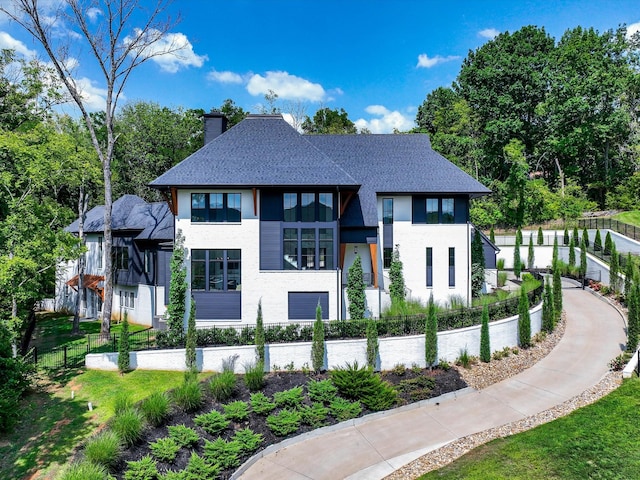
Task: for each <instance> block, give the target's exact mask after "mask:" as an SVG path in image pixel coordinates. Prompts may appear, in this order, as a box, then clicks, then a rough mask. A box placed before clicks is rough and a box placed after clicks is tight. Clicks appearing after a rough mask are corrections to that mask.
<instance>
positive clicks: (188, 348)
mask: <svg viewBox="0 0 640 480" xmlns="http://www.w3.org/2000/svg"><path fill="white" fill-rule="evenodd" d="M196 342H197V333H196V300H195V298H193V297H191V308H190V309H189V320H188V322H187V339H186V341H185V359H186V364H187V371H189V372H192V373H197V371H198V364H197V363H196Z"/></svg>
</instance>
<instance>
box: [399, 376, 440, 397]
mask: <svg viewBox="0 0 640 480" xmlns="http://www.w3.org/2000/svg"><path fill="white" fill-rule="evenodd" d="M435 385H436V381H435V380H434V379H433V378H431V377H425V376H422V377H414V378H408V379H407V380H402V381H401V382H400V383H399V384H398V390H400V391H401V392H403V393H406V394H407V395H408V396H409V399H410V400H411V401H412V402H419V401H420V400H425V399H427V398H430V397H431V393H432V392H433V387H435Z"/></svg>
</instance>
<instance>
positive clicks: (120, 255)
mask: <svg viewBox="0 0 640 480" xmlns="http://www.w3.org/2000/svg"><path fill="white" fill-rule="evenodd" d="M113 268H115V269H116V270H129V247H113Z"/></svg>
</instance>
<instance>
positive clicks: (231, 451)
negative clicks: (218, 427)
mask: <svg viewBox="0 0 640 480" xmlns="http://www.w3.org/2000/svg"><path fill="white" fill-rule="evenodd" d="M241 451H242V447H241V445H240V444H239V443H238V442H235V441H231V442H228V441H227V440H225V439H223V438H220V437H218V438H217V439H215V440H214V441H213V442H210V441H209V440H205V442H204V458H205V459H206V460H207V461H208V462H209V463H216V464H218V465H219V466H220V468H222V469H228V468H235V467H237V466H239V465H240V452H241Z"/></svg>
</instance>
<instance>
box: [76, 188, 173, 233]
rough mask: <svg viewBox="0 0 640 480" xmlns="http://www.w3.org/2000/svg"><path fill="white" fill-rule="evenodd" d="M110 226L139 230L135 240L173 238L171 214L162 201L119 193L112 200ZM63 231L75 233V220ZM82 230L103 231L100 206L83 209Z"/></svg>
mask: <svg viewBox="0 0 640 480" xmlns="http://www.w3.org/2000/svg"><path fill="white" fill-rule="evenodd" d="M111 228H112V230H113V231H114V232H118V231H120V232H131V233H132V234H133V233H136V232H139V233H137V234H136V236H135V239H136V240H173V234H174V232H173V215H172V214H171V211H170V210H169V207H168V206H167V204H166V203H164V202H155V203H147V202H145V201H144V200H143V199H142V198H140V197H138V196H136V195H123V196H122V197H120V198H119V199H117V200H116V201H115V202H113V206H112V210H111ZM65 230H67V231H68V232H71V233H78V220H76V221H75V222H73V223H72V224H71V225H69V226H68V227H67V228H66V229H65ZM84 231H85V233H100V232H103V231H104V205H98V206H97V207H94V208H92V209H91V210H90V211H89V212H87V216H86V218H85V222H84Z"/></svg>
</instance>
